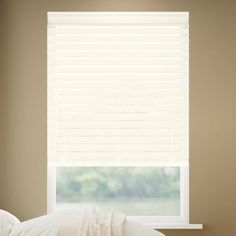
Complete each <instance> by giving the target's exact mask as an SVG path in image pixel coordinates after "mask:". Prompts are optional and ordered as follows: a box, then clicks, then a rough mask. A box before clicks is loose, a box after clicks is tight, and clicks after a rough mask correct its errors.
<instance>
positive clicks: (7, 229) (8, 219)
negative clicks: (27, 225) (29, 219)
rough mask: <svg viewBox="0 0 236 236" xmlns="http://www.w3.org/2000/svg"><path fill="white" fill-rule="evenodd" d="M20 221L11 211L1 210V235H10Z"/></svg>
mask: <svg viewBox="0 0 236 236" xmlns="http://www.w3.org/2000/svg"><path fill="white" fill-rule="evenodd" d="M19 223H20V221H19V220H18V219H17V218H16V217H15V216H14V215H12V214H11V213H9V212H7V211H4V210H0V235H1V236H8V235H9V234H10V233H11V231H12V229H13V228H14V227H15V226H16V225H17V224H19Z"/></svg>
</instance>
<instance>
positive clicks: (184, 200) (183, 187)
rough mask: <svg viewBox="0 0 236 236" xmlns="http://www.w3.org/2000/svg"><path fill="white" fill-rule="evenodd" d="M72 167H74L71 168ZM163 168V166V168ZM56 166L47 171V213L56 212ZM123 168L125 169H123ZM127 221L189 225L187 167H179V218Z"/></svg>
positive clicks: (151, 217)
mask: <svg viewBox="0 0 236 236" xmlns="http://www.w3.org/2000/svg"><path fill="white" fill-rule="evenodd" d="M73 167H74V166H73ZM163 167H164V166H163ZM56 168H57V167H56V166H50V165H48V169H47V173H48V176H47V212H48V213H52V212H55V211H56ZM124 168H125V167H124ZM128 219H130V220H134V221H136V222H139V223H143V224H147V225H150V226H151V227H154V228H155V227H156V225H159V226H160V225H162V224H164V226H165V225H166V224H169V225H170V224H181V225H185V224H189V167H187V166H181V167H180V215H179V216H128Z"/></svg>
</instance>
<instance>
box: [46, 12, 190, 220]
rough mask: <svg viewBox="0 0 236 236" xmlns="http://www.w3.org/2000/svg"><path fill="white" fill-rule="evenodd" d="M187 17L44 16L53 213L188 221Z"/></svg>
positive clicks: (177, 14)
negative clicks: (91, 211) (83, 210)
mask: <svg viewBox="0 0 236 236" xmlns="http://www.w3.org/2000/svg"><path fill="white" fill-rule="evenodd" d="M188 40H189V39H188V13H185V12H148V13H147V12H126V13H124V12H106V13H105V12H100V13H95V12H86V13H85V12H84V13H82V12H73V13H66V12H64V13H59V12H54V13H49V14H48V170H49V171H48V204H49V205H48V207H49V210H56V209H60V208H63V207H67V206H75V205H76V206H81V205H85V204H89V203H91V202H92V203H95V204H96V205H97V206H98V207H100V208H103V209H104V208H105V209H113V210H115V211H123V212H125V213H126V214H127V215H129V216H131V217H132V218H134V219H136V220H140V221H142V222H147V223H152V222H168V223H179V222H182V223H188V46H189V43H188Z"/></svg>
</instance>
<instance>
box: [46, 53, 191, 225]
mask: <svg viewBox="0 0 236 236" xmlns="http://www.w3.org/2000/svg"><path fill="white" fill-rule="evenodd" d="M187 57H189V55H187ZM187 61H188V60H187ZM187 66H188V65H187ZM187 73H188V71H187ZM186 89H187V94H188V91H189V86H188V84H187V88H186ZM187 100H188V97H187ZM186 102H187V103H189V101H186ZM187 105H188V106H187V111H186V112H187V114H189V110H188V109H189V104H187ZM186 128H187V129H186V139H187V143H186V145H187V146H189V145H188V139H189V130H188V129H189V117H188V118H187V120H186ZM187 148H188V147H187ZM175 164H176V163H172V164H170V163H167V164H166V165H164V164H163V163H162V164H161V165H162V166H170V165H175ZM178 167H180V216H128V219H131V220H135V221H137V222H140V223H144V224H147V225H150V226H152V227H154V228H156V227H155V225H158V224H166V225H167V224H169V225H170V224H179V225H181V224H182V225H189V165H188V164H183V165H179V166H178ZM55 210H56V165H51V164H49V163H48V167H47V212H48V213H51V212H54V211H55Z"/></svg>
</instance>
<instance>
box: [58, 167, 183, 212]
mask: <svg viewBox="0 0 236 236" xmlns="http://www.w3.org/2000/svg"><path fill="white" fill-rule="evenodd" d="M179 198H180V169H179V168H178V167H58V168H57V203H60V204H63V203H64V205H65V203H66V204H68V203H73V204H78V203H88V202H96V203H98V205H102V206H103V205H107V206H109V207H111V205H116V207H114V208H115V209H117V210H122V211H124V210H126V213H127V212H128V213H130V214H132V212H134V211H135V213H136V214H137V211H141V210H142V213H144V212H146V214H152V213H153V214H154V212H152V211H155V214H158V213H157V212H156V211H159V213H160V214H164V215H166V214H167V215H168V214H172V215H176V214H178V212H179V205H180V203H179ZM158 203H159V204H158ZM145 207H146V208H147V210H146V211H145ZM135 209H136V210H135ZM152 209H153V210H152Z"/></svg>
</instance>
